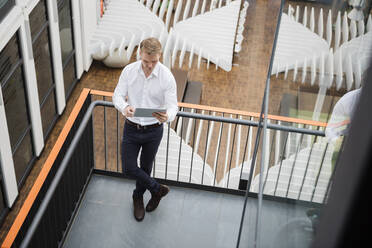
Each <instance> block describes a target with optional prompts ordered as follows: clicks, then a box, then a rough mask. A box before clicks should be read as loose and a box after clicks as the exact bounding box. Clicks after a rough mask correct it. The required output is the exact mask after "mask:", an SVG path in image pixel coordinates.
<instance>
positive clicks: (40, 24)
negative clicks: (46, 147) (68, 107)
mask: <svg viewBox="0 0 372 248" xmlns="http://www.w3.org/2000/svg"><path fill="white" fill-rule="evenodd" d="M30 26H31V36H32V47H33V53H34V60H35V69H36V78H37V87H38V93H39V102H40V110H41V111H40V112H41V120H42V125H43V134H44V139H46V137H47V136H48V134H49V132H50V131H51V129H52V128H53V126H54V123H55V120H56V119H57V117H58V114H57V108H56V104H55V99H54V97H55V93H54V89H55V83H54V80H53V70H52V59H51V58H52V57H51V53H50V43H49V30H48V26H49V23H48V20H47V15H46V5H45V1H40V2H39V3H38V4H37V5H36V7H35V8H34V9H33V10H32V12H31V13H30Z"/></svg>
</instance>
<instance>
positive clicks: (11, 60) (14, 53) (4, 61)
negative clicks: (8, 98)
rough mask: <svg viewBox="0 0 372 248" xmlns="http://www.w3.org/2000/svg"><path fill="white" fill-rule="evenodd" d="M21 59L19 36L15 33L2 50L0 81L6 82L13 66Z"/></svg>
mask: <svg viewBox="0 0 372 248" xmlns="http://www.w3.org/2000/svg"><path fill="white" fill-rule="evenodd" d="M19 60H20V54H19V48H18V37H17V35H14V36H13V37H12V38H11V39H10V40H9V41H8V43H7V44H6V46H5V47H4V49H3V50H2V51H1V52H0V82H1V85H3V84H4V79H5V77H6V76H7V75H8V74H9V72H10V71H11V69H12V67H14V66H15V64H16V63H17V62H18V61H19Z"/></svg>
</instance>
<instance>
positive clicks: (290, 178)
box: [285, 133, 304, 198]
mask: <svg viewBox="0 0 372 248" xmlns="http://www.w3.org/2000/svg"><path fill="white" fill-rule="evenodd" d="M303 138H304V134H303V133H302V134H301V136H300V141H299V143H298V145H297V149H296V154H295V158H294V160H293V163H292V168H291V174H290V175H289V182H288V186H287V193H286V195H285V197H286V198H288V191H289V187H290V186H291V182H292V176H293V171H294V167H295V166H296V160H297V156H298V153H299V152H300V150H301V144H302V140H303ZM296 143H297V142H296Z"/></svg>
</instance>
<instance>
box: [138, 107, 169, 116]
mask: <svg viewBox="0 0 372 248" xmlns="http://www.w3.org/2000/svg"><path fill="white" fill-rule="evenodd" d="M166 111H167V110H166V109H163V108H136V110H135V111H134V117H153V116H152V113H154V112H166Z"/></svg>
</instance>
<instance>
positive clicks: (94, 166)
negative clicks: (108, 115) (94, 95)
mask: <svg viewBox="0 0 372 248" xmlns="http://www.w3.org/2000/svg"><path fill="white" fill-rule="evenodd" d="M94 116H95V114H94V110H93V111H92V134H93V137H92V142H93V168H96V142H95V139H94V136H95V135H94V130H95V129H94Z"/></svg>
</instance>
